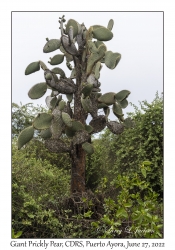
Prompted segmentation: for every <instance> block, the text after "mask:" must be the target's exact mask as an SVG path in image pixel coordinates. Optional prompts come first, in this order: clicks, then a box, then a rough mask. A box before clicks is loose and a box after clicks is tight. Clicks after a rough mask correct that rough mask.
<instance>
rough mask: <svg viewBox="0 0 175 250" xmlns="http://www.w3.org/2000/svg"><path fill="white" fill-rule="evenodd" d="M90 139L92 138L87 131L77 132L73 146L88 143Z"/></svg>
mask: <svg viewBox="0 0 175 250" xmlns="http://www.w3.org/2000/svg"><path fill="white" fill-rule="evenodd" d="M89 138H90V136H89V134H88V132H87V131H86V130H80V131H77V132H76V133H75V135H74V137H73V145H76V144H82V143H84V142H86V141H88V140H89Z"/></svg>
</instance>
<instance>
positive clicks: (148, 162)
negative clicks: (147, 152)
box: [143, 161, 152, 166]
mask: <svg viewBox="0 0 175 250" xmlns="http://www.w3.org/2000/svg"><path fill="white" fill-rule="evenodd" d="M151 164H152V163H151V162H150V161H143V165H145V166H150V165H151Z"/></svg>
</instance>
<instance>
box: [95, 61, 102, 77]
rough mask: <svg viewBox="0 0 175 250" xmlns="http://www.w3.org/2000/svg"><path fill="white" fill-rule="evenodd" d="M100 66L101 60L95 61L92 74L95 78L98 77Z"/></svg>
mask: <svg viewBox="0 0 175 250" xmlns="http://www.w3.org/2000/svg"><path fill="white" fill-rule="evenodd" d="M101 68H102V65H101V62H97V63H96V64H95V66H94V75H95V78H96V79H99V78H100V70H101Z"/></svg>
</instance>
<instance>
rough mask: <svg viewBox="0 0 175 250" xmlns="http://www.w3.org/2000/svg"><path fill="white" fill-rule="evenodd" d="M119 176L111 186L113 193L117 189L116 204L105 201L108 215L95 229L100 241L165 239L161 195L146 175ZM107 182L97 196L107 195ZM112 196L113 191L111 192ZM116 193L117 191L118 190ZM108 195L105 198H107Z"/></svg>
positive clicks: (96, 224)
mask: <svg viewBox="0 0 175 250" xmlns="http://www.w3.org/2000/svg"><path fill="white" fill-rule="evenodd" d="M143 167H144V168H145V169H146V170H147V171H148V172H149V171H150V168H149V167H148V165H147V164H146V165H145V164H144V163H143V164H142V165H141V169H140V172H139V173H131V174H129V175H127V176H126V175H120V174H119V175H118V176H117V177H116V178H115V179H114V180H113V181H112V182H111V183H110V188H111V191H112V190H113V189H117V190H118V191H117V192H118V195H117V197H115V200H114V199H112V198H111V197H108V198H105V199H104V208H105V213H104V215H103V216H102V217H101V219H100V220H99V221H97V222H95V223H92V226H93V227H94V228H96V230H97V231H98V232H99V235H98V238H161V237H162V227H163V219H162V216H163V213H162V204H159V203H158V194H157V193H156V192H154V191H153V190H152V188H151V186H150V183H149V182H148V181H147V179H146V178H145V174H143V173H142V169H143ZM106 183H107V179H106V178H103V180H102V183H101V188H100V189H99V190H97V192H101V193H103V194H104V193H105V191H106V187H107V185H106ZM107 192H108V193H109V190H108V191H107ZM115 193H116V190H115ZM104 195H105V194H104Z"/></svg>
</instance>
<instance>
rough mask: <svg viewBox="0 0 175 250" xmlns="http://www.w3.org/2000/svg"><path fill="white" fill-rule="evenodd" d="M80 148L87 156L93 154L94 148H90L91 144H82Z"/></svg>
mask: <svg viewBox="0 0 175 250" xmlns="http://www.w3.org/2000/svg"><path fill="white" fill-rule="evenodd" d="M82 148H83V149H84V151H85V152H86V153H87V154H90V155H91V154H93V153H94V148H93V146H92V144H90V143H88V142H85V143H83V144H82Z"/></svg>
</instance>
